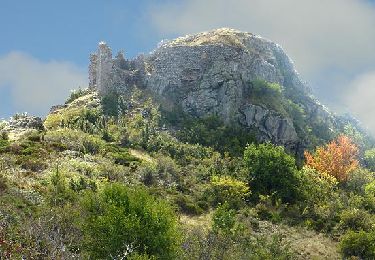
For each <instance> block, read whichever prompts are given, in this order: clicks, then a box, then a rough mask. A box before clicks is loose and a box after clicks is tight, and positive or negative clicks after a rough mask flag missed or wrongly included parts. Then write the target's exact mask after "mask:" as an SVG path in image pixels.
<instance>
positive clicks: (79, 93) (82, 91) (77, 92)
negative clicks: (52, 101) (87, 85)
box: [65, 88, 89, 104]
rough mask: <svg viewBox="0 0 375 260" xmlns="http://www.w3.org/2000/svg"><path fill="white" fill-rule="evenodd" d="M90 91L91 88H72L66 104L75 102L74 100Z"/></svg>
mask: <svg viewBox="0 0 375 260" xmlns="http://www.w3.org/2000/svg"><path fill="white" fill-rule="evenodd" d="M88 93H89V89H81V88H79V89H77V90H72V91H71V92H70V96H69V98H68V99H67V100H66V101H65V104H69V103H71V102H73V101H74V100H76V99H78V98H80V97H82V96H84V95H86V94H88Z"/></svg>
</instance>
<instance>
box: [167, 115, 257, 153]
mask: <svg viewBox="0 0 375 260" xmlns="http://www.w3.org/2000/svg"><path fill="white" fill-rule="evenodd" d="M163 116H164V120H165V121H166V122H167V123H168V124H170V125H172V126H173V127H178V128H179V131H178V133H177V137H178V138H179V139H180V140H181V141H182V142H188V143H190V144H200V145H203V146H210V147H212V148H214V149H215V150H217V151H219V152H221V153H223V154H224V152H228V153H229V154H231V155H234V156H240V155H242V153H243V150H244V148H245V146H246V144H248V143H254V142H255V141H256V137H255V134H254V133H252V132H251V131H249V130H248V129H244V128H242V127H240V126H239V125H236V124H231V125H228V124H225V123H224V122H223V121H222V120H221V119H220V118H219V117H218V116H215V115H210V116H206V117H204V118H196V117H192V116H190V115H188V114H186V113H184V112H182V111H179V112H167V111H163Z"/></svg>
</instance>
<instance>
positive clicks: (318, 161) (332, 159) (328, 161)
mask: <svg viewBox="0 0 375 260" xmlns="http://www.w3.org/2000/svg"><path fill="white" fill-rule="evenodd" d="M357 156H358V147H357V146H356V145H355V144H354V143H353V141H352V140H351V139H350V138H349V137H347V136H345V135H340V136H339V137H337V139H336V140H333V141H331V142H330V143H328V144H326V145H325V146H319V147H318V148H317V149H316V151H315V153H314V154H311V153H309V152H308V151H305V158H306V165H307V166H308V167H310V168H313V169H315V170H317V171H318V172H320V173H327V174H329V175H331V176H333V177H335V178H336V179H337V180H338V181H339V182H345V181H347V179H348V175H349V173H350V172H352V171H353V170H355V169H356V168H357V167H358V165H359V162H358V160H357Z"/></svg>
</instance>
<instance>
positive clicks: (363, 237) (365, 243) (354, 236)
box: [340, 231, 375, 260]
mask: <svg viewBox="0 0 375 260" xmlns="http://www.w3.org/2000/svg"><path fill="white" fill-rule="evenodd" d="M340 250H341V253H342V254H343V256H344V257H348V258H349V257H352V256H355V257H360V258H361V259H366V260H371V259H375V232H374V231H373V232H370V233H368V232H365V231H359V232H354V231H349V232H348V233H346V234H345V235H344V236H343V237H342V238H341V241H340Z"/></svg>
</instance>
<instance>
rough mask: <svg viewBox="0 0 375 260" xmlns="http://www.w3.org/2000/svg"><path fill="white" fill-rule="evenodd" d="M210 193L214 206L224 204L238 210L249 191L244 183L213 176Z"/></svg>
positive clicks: (226, 177) (228, 177) (229, 178)
mask: <svg viewBox="0 0 375 260" xmlns="http://www.w3.org/2000/svg"><path fill="white" fill-rule="evenodd" d="M210 193H211V198H212V200H213V203H214V204H215V205H218V204H223V203H225V202H226V203H228V205H229V206H230V207H231V208H239V207H241V206H242V205H243V204H244V201H245V198H246V197H247V196H248V195H249V194H250V189H249V187H248V186H247V184H246V183H245V182H242V181H239V180H236V179H234V178H232V177H230V176H213V177H212V178H211V183H210Z"/></svg>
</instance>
